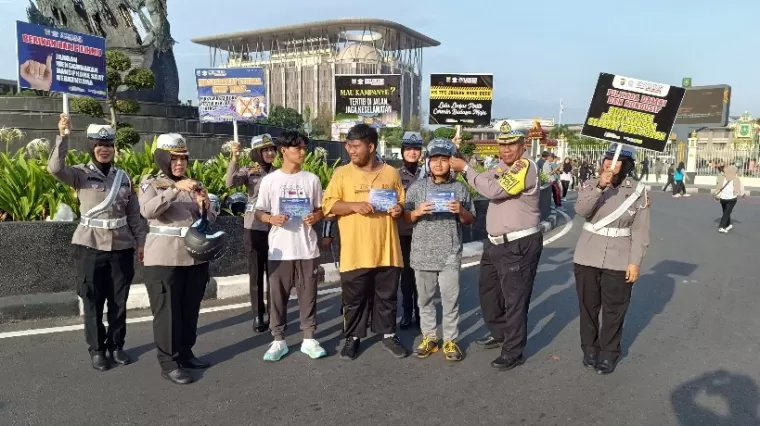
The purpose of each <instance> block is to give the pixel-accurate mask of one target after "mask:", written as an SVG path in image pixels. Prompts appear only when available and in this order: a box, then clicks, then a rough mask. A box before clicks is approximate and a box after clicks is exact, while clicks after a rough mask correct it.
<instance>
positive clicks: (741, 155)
mask: <svg viewBox="0 0 760 426" xmlns="http://www.w3.org/2000/svg"><path fill="white" fill-rule="evenodd" d="M700 145H706V144H700ZM607 147H608V145H604V144H586V145H584V144H581V145H573V146H570V147H568V148H567V154H566V155H567V156H568V157H570V158H573V159H578V160H579V161H590V162H593V163H598V162H599V161H600V160H601V158H602V157H603V156H604V153H605V151H606V150H607ZM686 152H687V148H686V144H685V143H683V142H679V143H669V144H668V145H667V147H666V148H665V152H662V153H660V152H656V151H650V150H648V149H639V150H637V154H636V161H637V162H638V163H639V164H640V163H641V161H643V160H644V158H645V157H646V158H649V163H650V164H655V162H656V161H657V160H660V161H661V162H662V163H663V164H666V165H670V164H671V163H674V164H676V165H677V164H678V163H680V162H681V161H683V162H686ZM758 159H760V145H758V144H753V145H750V146H747V145H746V144H745V145H739V146H735V145H731V144H726V145H725V146H723V147H714V148H711V149H707V147H706V146H698V147H697V167H696V172H697V175H698V176H715V175H718V174H719V173H720V170H721V168H722V167H723V166H727V165H730V164H733V165H735V166H736V167H737V168H738V169H739V174H740V175H741V176H745V177H753V178H755V177H760V164H758ZM652 171H654V170H652Z"/></svg>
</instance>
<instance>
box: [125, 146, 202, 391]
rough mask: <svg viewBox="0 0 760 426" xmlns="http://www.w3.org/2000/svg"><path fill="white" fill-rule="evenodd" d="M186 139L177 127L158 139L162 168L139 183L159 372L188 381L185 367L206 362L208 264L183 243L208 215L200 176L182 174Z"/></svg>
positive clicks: (156, 156) (157, 154)
mask: <svg viewBox="0 0 760 426" xmlns="http://www.w3.org/2000/svg"><path fill="white" fill-rule="evenodd" d="M187 157H188V151H187V145H186V143H185V139H184V138H183V137H182V136H181V135H179V134H176V133H170V134H164V135H161V136H159V137H158V139H157V141H156V151H155V153H154V161H155V162H156V165H157V166H158V169H159V170H160V173H159V174H158V175H157V176H147V177H146V178H145V179H144V180H143V181H142V182H141V184H140V195H139V200H140V213H142V215H143V216H144V217H145V218H146V219H148V225H149V232H148V236H147V238H146V241H145V260H144V264H145V286H146V287H147V289H148V297H149V299H150V308H151V310H152V311H153V339H154V341H155V344H156V349H157V352H158V362H159V364H160V365H161V376H163V377H164V378H165V379H167V380H169V381H171V382H173V383H176V384H187V383H191V382H192V381H193V380H192V377H191V376H190V375H189V374H188V373H187V371H185V370H184V369H185V368H193V369H203V368H208V367H209V364H208V363H207V362H205V361H202V360H200V359H198V358H196V357H195V355H194V354H193V351H192V348H193V346H194V345H195V340H196V332H197V329H198V315H199V311H200V306H201V301H202V300H203V294H204V293H205V291H206V284H207V283H208V280H209V264H208V262H202V261H198V260H195V259H194V258H193V257H191V256H190V254H189V253H188V251H187V250H186V249H185V246H184V240H183V237H184V236H185V234H187V232H188V229H189V227H190V226H191V225H192V224H193V223H195V222H196V221H197V220H198V219H199V218H200V217H201V211H205V212H206V214H207V218H208V220H209V221H211V222H213V221H214V220H215V219H216V215H217V212H216V211H215V210H213V209H210V208H209V207H211V205H210V204H211V203H210V201H209V197H208V192H207V191H206V190H205V189H203V187H202V185H201V184H200V182H197V181H194V180H192V179H189V178H187V177H185V170H186V169H187Z"/></svg>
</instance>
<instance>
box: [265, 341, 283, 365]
mask: <svg viewBox="0 0 760 426" xmlns="http://www.w3.org/2000/svg"><path fill="white" fill-rule="evenodd" d="M287 353H288V344H287V343H285V341H284V340H275V341H273V342H272V343H271V344H269V349H267V352H266V353H265V354H264V361H279V360H281V359H282V357H284V356H285V355H286V354H287Z"/></svg>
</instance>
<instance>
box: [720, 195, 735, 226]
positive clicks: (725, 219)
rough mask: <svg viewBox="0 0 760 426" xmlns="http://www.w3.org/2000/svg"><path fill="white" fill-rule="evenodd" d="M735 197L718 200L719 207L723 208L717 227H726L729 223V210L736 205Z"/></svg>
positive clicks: (732, 209) (731, 210)
mask: <svg viewBox="0 0 760 426" xmlns="http://www.w3.org/2000/svg"><path fill="white" fill-rule="evenodd" d="M736 200H737V199H736V198H734V199H731V200H720V207H721V208H722V209H723V216H722V217H721V218H720V226H719V228H727V227H728V225H730V224H731V212H733V211H734V207H735V206H736Z"/></svg>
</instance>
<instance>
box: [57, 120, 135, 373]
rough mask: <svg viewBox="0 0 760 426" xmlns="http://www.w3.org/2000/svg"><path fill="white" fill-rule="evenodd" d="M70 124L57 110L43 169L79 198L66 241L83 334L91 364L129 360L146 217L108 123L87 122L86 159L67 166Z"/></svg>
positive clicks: (98, 365)
mask: <svg viewBox="0 0 760 426" xmlns="http://www.w3.org/2000/svg"><path fill="white" fill-rule="evenodd" d="M70 129H71V125H70V122H69V117H68V116H67V115H65V114H61V120H60V122H59V123H58V130H59V132H60V134H59V136H58V137H57V138H56V141H55V148H53V151H52V152H51V153H50V159H49V160H48V171H49V172H50V173H51V174H52V175H53V176H54V177H55V178H56V179H58V180H60V181H61V182H63V183H65V184H67V185H69V186H72V187H73V188H74V189H75V190H76V192H77V198H79V202H80V204H81V205H80V211H81V213H80V214H81V216H82V217H81V218H80V219H79V226H78V227H77V229H76V231H74V237H73V238H72V240H71V243H72V244H74V245H75V247H76V248H75V252H76V259H77V262H78V263H79V265H78V271H79V282H78V284H77V294H78V295H79V296H80V297H81V298H82V305H83V307H84V335H85V339H86V340H87V343H88V344H89V346H90V349H89V350H90V357H91V359H92V367H93V368H95V369H96V370H99V371H105V370H107V369H109V368H110V366H111V363H110V360H109V359H108V358H107V357H106V351H110V352H111V357H112V359H113V361H114V362H115V363H117V364H121V365H126V364H129V363H130V362H131V360H130V358H129V356H127V354H126V352H124V350H123V349H124V338H125V337H126V334H127V297H128V296H129V287H130V285H131V284H132V278H133V277H134V275H135V268H134V253H135V248H137V258H138V261H142V257H143V245H144V244H145V233H146V231H147V229H146V227H145V223H144V222H143V220H142V218H141V217H140V207H139V205H138V203H137V197H136V196H135V193H134V192H133V191H132V184H131V180H130V178H129V176H127V174H126V173H124V171H123V170H120V169H117V168H116V167H114V166H113V158H114V153H115V148H114V139H115V134H114V131H113V128H111V126H107V125H98V124H91V125H90V126H89V127H88V128H87V140H88V141H89V143H90V162H89V163H88V164H77V165H74V166H66V152H67V151H68V139H69V132H70ZM106 301H107V302H108V331H106V328H105V327H104V326H103V305H104V304H105V303H106Z"/></svg>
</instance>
